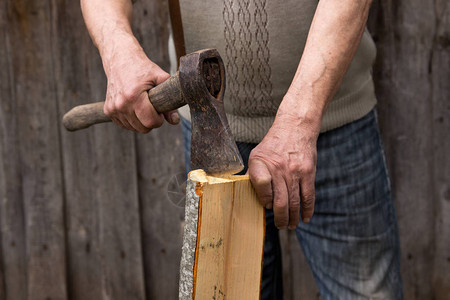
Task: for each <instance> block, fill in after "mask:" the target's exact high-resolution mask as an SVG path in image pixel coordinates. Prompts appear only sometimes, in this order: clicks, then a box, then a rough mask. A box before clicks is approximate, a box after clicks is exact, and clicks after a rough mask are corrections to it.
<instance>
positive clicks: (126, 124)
mask: <svg viewBox="0 0 450 300" xmlns="http://www.w3.org/2000/svg"><path fill="white" fill-rule="evenodd" d="M119 120H120V122H121V123H122V124H123V126H124V127H125V129H128V130H131V131H136V130H135V129H134V128H133V126H131V124H130V123H129V122H128V120H127V119H126V118H125V117H121V118H119Z"/></svg>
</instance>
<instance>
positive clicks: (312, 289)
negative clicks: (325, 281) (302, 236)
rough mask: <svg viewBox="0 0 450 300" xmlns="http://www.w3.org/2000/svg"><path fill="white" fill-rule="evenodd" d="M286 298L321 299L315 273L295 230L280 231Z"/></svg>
mask: <svg viewBox="0 0 450 300" xmlns="http://www.w3.org/2000/svg"><path fill="white" fill-rule="evenodd" d="M280 243H281V246H282V247H281V251H282V262H283V292H284V299H286V300H290V299H311V300H312V299H320V296H319V291H318V289H317V285H316V283H315V281H314V277H313V274H312V272H311V269H310V268H309V265H308V263H307V261H306V259H305V256H304V254H303V251H302V249H301V247H300V245H299V242H298V239H297V236H296V235H295V232H293V231H287V230H282V231H280Z"/></svg>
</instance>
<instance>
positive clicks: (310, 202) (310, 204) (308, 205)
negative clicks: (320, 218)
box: [301, 195, 314, 209]
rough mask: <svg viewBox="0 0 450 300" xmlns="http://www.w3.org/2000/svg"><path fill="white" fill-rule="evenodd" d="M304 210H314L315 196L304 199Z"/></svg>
mask: <svg viewBox="0 0 450 300" xmlns="http://www.w3.org/2000/svg"><path fill="white" fill-rule="evenodd" d="M301 206H302V209H312V208H314V196H313V195H305V196H303V199H302V205H301Z"/></svg>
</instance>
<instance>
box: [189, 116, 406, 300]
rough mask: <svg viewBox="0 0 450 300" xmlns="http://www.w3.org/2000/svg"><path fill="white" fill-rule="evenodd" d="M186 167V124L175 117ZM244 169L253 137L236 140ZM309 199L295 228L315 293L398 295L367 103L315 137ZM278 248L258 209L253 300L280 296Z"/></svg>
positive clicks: (387, 193) (379, 151) (390, 214)
mask: <svg viewBox="0 0 450 300" xmlns="http://www.w3.org/2000/svg"><path fill="white" fill-rule="evenodd" d="M182 128H183V136H184V142H185V158H186V170H189V169H190V167H189V161H190V159H189V158H190V128H191V127H190V123H189V122H188V121H186V120H184V119H182ZM237 145H238V148H239V150H240V152H241V155H242V157H243V160H244V163H245V167H246V168H245V170H244V171H243V172H242V173H245V171H246V169H247V163H248V157H249V155H250V152H251V150H252V149H253V148H254V147H255V146H256V144H249V143H240V142H238V143H237ZM315 187H316V202H315V210H314V216H313V218H312V219H311V222H310V223H308V224H303V223H300V224H299V225H298V226H297V228H296V229H295V233H296V235H297V238H298V241H299V243H300V245H301V247H302V249H303V252H304V254H305V257H306V260H307V261H308V264H309V266H310V267H311V270H312V272H313V274H314V278H315V280H316V283H317V286H318V288H319V291H320V294H321V297H322V299H323V300H329V299H330V300H331V299H346V300H347V299H402V297H403V296H402V282H401V277H400V267H399V264H400V250H399V240H398V231H397V219H396V216H395V210H394V203H393V199H392V193H391V187H390V182H389V177H388V173H387V168H386V163H385V158H384V153H383V147H382V143H381V138H380V133H379V129H378V124H377V114H376V111H375V109H374V110H372V111H371V112H370V113H369V114H367V115H366V116H365V117H363V118H361V119H359V120H357V121H355V122H352V123H350V124H347V125H345V126H342V127H339V128H337V129H334V130H331V131H328V132H325V133H322V134H320V135H319V138H318V140H317V171H316V180H315ZM281 275H282V269H281V248H280V242H279V238H278V229H277V228H276V227H275V226H274V221H273V212H272V211H271V210H266V238H265V243H264V261H263V276H262V283H261V299H263V300H269V299H270V300H272V299H277V300H281V299H282V297H283V296H282V294H283V291H282V277H281Z"/></svg>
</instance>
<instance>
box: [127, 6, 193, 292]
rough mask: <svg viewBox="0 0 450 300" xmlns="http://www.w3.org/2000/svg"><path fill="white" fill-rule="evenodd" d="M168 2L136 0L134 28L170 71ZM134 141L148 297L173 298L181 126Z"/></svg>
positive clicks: (178, 233) (179, 232)
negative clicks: (135, 142)
mask: <svg viewBox="0 0 450 300" xmlns="http://www.w3.org/2000/svg"><path fill="white" fill-rule="evenodd" d="M166 2H167V1H165V0H159V1H153V2H143V1H141V2H137V3H136V4H135V5H134V18H135V19H134V32H135V34H136V36H137V38H138V40H139V41H140V42H141V44H142V45H143V48H144V50H145V51H146V52H147V55H148V56H149V58H150V59H151V60H153V61H154V62H155V63H157V64H158V65H159V66H160V67H162V68H163V69H164V70H166V71H168V70H169V58H168V50H167V47H168V37H169V19H168V8H167V3H166ZM136 141H137V153H138V157H137V158H138V174H139V197H140V200H141V208H142V210H141V214H142V216H141V218H142V230H143V231H142V237H143V249H144V263H145V265H144V267H145V275H146V289H147V298H148V299H152V300H165V299H177V298H178V279H179V266H180V256H181V243H182V220H183V217H184V207H183V205H184V202H181V203H178V201H182V198H183V196H184V191H183V189H182V183H183V181H184V167H183V166H184V165H183V161H184V156H183V143H182V138H181V128H180V126H172V125H168V124H165V125H164V126H163V127H162V128H159V129H157V130H153V131H152V132H151V133H150V134H148V135H138V137H137V140H136ZM176 180H179V183H180V184H179V185H178V184H177V182H176ZM169 184H170V186H169ZM177 192H180V194H177Z"/></svg>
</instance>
